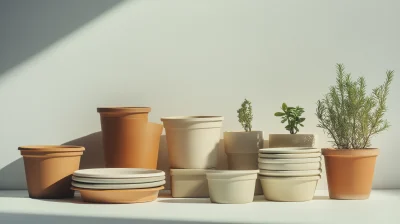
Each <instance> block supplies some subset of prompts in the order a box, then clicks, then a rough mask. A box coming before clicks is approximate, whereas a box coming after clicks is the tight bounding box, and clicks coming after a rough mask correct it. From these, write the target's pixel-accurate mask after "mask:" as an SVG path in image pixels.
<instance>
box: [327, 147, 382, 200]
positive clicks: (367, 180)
mask: <svg viewBox="0 0 400 224" xmlns="http://www.w3.org/2000/svg"><path fill="white" fill-rule="evenodd" d="M322 154H323V155H324V158H325V168H326V176H327V180H328V189H329V197H330V198H332V199H356V200H357V199H368V198H369V195H370V193H371V188H372V180H373V178H374V170H375V162H376V157H377V156H378V154H379V149H322Z"/></svg>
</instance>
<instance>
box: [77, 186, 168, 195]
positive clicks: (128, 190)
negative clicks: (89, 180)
mask: <svg viewBox="0 0 400 224" xmlns="http://www.w3.org/2000/svg"><path fill="white" fill-rule="evenodd" d="M162 189H164V186H160V187H151V188H139V189H115V190H100V189H85V188H79V187H71V190H74V191H85V192H93V191H94V192H104V193H115V192H119V191H124V192H153V191H160V190H162Z"/></svg>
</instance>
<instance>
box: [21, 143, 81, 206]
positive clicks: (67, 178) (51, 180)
mask: <svg viewBox="0 0 400 224" xmlns="http://www.w3.org/2000/svg"><path fill="white" fill-rule="evenodd" d="M18 149H19V150H20V152H21V155H22V156H23V158H24V166H25V175H26V182H27V184H28V193H29V197H31V198H43V199H46V198H47V199H58V198H72V197H73V196H74V191H72V190H71V189H70V187H71V176H72V173H73V172H74V171H76V170H78V169H79V162H80V159H81V156H82V154H83V151H84V150H85V148H83V147H80V146H66V145H65V146H51V145H47V146H21V147H19V148H18Z"/></svg>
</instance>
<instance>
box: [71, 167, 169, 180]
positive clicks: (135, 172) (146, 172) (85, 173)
mask: <svg viewBox="0 0 400 224" xmlns="http://www.w3.org/2000/svg"><path fill="white" fill-rule="evenodd" d="M73 175H74V176H77V177H89V178H107V179H114V178H115V179H118V178H143V177H159V176H165V172H164V171H161V170H151V169H142V168H100V169H83V170H77V171H75V172H74V174H73Z"/></svg>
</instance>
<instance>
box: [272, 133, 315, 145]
mask: <svg viewBox="0 0 400 224" xmlns="http://www.w3.org/2000/svg"><path fill="white" fill-rule="evenodd" d="M316 144H317V135H314V134H270V135H269V147H270V148H281V147H315V145H316Z"/></svg>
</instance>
